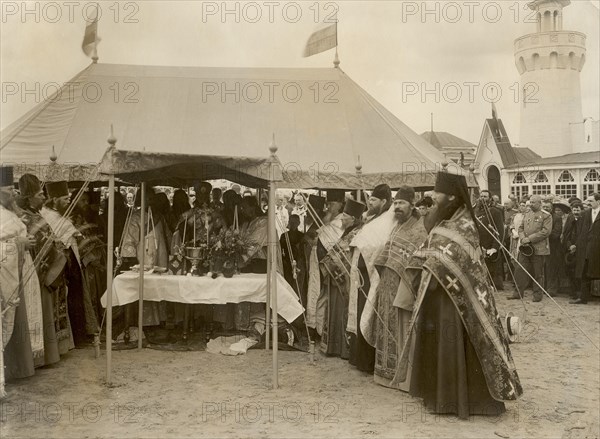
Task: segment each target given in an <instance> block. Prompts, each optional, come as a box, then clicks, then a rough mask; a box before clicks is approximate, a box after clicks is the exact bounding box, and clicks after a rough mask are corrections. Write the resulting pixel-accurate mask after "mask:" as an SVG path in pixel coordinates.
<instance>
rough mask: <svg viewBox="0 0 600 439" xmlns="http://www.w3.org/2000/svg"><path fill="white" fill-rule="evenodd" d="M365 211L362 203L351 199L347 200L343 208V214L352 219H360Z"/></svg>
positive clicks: (365, 207) (365, 208)
mask: <svg viewBox="0 0 600 439" xmlns="http://www.w3.org/2000/svg"><path fill="white" fill-rule="evenodd" d="M365 210H367V206H366V205H365V204H364V203H361V202H360V201H355V200H352V199H350V200H347V201H346V206H344V213H346V214H348V215H350V216H353V217H354V218H360V217H361V215H362V214H363V212H364V211H365Z"/></svg>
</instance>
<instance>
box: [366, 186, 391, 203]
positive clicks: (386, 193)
mask: <svg viewBox="0 0 600 439" xmlns="http://www.w3.org/2000/svg"><path fill="white" fill-rule="evenodd" d="M371 196H372V197H375V198H378V199H380V200H386V201H391V200H392V190H391V189H390V187H389V186H388V185H387V184H385V183H383V184H378V185H377V186H375V189H373V193H372V194H371Z"/></svg>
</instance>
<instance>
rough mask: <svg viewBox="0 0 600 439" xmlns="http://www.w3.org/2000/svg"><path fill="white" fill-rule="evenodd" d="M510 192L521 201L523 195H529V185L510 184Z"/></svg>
mask: <svg viewBox="0 0 600 439" xmlns="http://www.w3.org/2000/svg"><path fill="white" fill-rule="evenodd" d="M510 193H511V195H514V196H515V197H516V198H517V200H519V201H521V200H522V199H523V197H525V196H527V195H529V186H511V188H510Z"/></svg>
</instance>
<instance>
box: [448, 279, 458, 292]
mask: <svg viewBox="0 0 600 439" xmlns="http://www.w3.org/2000/svg"><path fill="white" fill-rule="evenodd" d="M446 279H448V285H446V289H447V290H449V289H450V288H454V289H455V290H456V291H460V287H459V286H458V285H457V284H458V278H456V279H452V278H451V277H450V276H448V275H446Z"/></svg>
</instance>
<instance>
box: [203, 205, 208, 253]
mask: <svg viewBox="0 0 600 439" xmlns="http://www.w3.org/2000/svg"><path fill="white" fill-rule="evenodd" d="M204 226H205V227H206V246H208V214H206V213H205V214H204Z"/></svg>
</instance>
